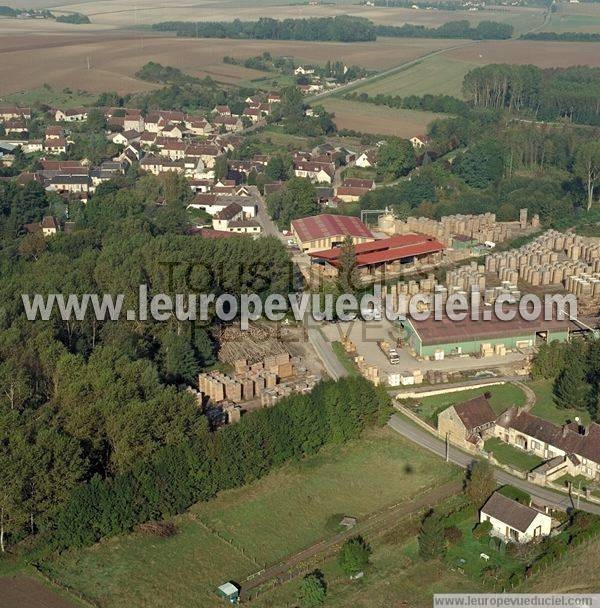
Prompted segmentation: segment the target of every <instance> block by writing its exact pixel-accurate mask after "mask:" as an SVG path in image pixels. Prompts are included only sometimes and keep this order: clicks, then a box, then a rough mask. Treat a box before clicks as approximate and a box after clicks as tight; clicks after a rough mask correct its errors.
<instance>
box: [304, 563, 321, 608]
mask: <svg viewBox="0 0 600 608" xmlns="http://www.w3.org/2000/svg"><path fill="white" fill-rule="evenodd" d="M326 595H327V585H326V584H325V579H324V577H323V573H322V572H319V571H318V570H315V571H314V572H311V573H310V574H307V575H306V576H305V577H304V578H303V579H302V582H301V583H300V592H299V594H298V602H299V603H300V608H317V607H318V606H322V605H323V604H324V603H325V597H326Z"/></svg>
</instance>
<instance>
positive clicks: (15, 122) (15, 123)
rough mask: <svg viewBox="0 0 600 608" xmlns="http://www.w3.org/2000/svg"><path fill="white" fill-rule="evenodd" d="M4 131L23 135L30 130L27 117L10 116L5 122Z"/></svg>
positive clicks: (8, 133) (18, 135) (19, 135)
mask: <svg viewBox="0 0 600 608" xmlns="http://www.w3.org/2000/svg"><path fill="white" fill-rule="evenodd" d="M4 131H5V133H6V134H7V135H16V136H17V137H23V136H24V135H26V134H27V133H28V132H29V129H28V128H27V122H26V121H25V119H24V118H22V117H20V116H18V117H16V118H9V119H8V120H7V121H6V122H5V123H4Z"/></svg>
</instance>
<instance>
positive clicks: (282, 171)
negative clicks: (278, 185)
mask: <svg viewBox="0 0 600 608" xmlns="http://www.w3.org/2000/svg"><path fill="white" fill-rule="evenodd" d="M290 174H291V160H290V158H289V157H288V156H285V157H284V156H282V155H281V154H277V155H276V156H272V157H271V158H270V159H269V162H268V163H267V166H266V168H265V175H266V176H267V177H268V178H269V179H270V180H272V181H285V180H286V179H289V177H290Z"/></svg>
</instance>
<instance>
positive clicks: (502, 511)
mask: <svg viewBox="0 0 600 608" xmlns="http://www.w3.org/2000/svg"><path fill="white" fill-rule="evenodd" d="M479 521H480V523H483V522H486V521H488V522H490V524H491V525H492V531H491V534H492V535H493V536H496V537H497V538H500V539H502V540H503V541H505V542H515V543H527V542H530V541H532V540H536V539H540V538H543V537H544V536H549V535H550V533H551V532H552V518H551V517H550V516H549V515H547V514H546V513H542V512H541V511H538V510H537V509H534V508H533V507H529V506H527V505H524V504H521V503H520V502H517V501H516V500H512V499H511V498H507V497H506V496H504V495H503V494H500V492H494V493H493V494H492V495H491V496H490V498H489V499H488V500H487V502H486V503H485V504H484V505H483V507H481V511H480V513H479Z"/></svg>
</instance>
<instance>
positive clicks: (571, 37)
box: [521, 32, 600, 42]
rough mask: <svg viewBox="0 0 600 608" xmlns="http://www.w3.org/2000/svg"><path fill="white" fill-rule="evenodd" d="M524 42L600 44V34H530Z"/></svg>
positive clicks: (524, 38) (523, 37) (524, 35)
mask: <svg viewBox="0 0 600 608" xmlns="http://www.w3.org/2000/svg"><path fill="white" fill-rule="evenodd" d="M521 38H522V39H523V40H550V41H554V42H599V41H600V34H598V33H592V32H561V33H558V32H529V33H528V34H523V35H522V36H521Z"/></svg>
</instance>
